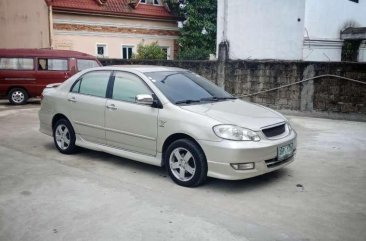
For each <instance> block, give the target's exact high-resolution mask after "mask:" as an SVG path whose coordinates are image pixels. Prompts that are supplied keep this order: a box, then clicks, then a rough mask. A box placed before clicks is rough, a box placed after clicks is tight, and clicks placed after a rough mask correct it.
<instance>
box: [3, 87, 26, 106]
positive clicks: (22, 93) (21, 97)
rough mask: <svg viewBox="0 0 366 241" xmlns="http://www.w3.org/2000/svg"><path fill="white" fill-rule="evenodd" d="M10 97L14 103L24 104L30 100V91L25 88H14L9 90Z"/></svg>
mask: <svg viewBox="0 0 366 241" xmlns="http://www.w3.org/2000/svg"><path fill="white" fill-rule="evenodd" d="M8 99H9V102H10V103H11V104H12V105H24V104H26V103H27V101H28V93H27V91H26V90H25V89H22V88H14V89H11V90H10V91H9V94H8Z"/></svg>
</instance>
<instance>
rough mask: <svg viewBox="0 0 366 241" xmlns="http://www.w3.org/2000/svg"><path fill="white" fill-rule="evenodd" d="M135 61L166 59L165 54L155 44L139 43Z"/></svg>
mask: <svg viewBox="0 0 366 241" xmlns="http://www.w3.org/2000/svg"><path fill="white" fill-rule="evenodd" d="M133 58H135V59H166V53H165V52H164V51H163V50H162V49H161V48H160V47H159V45H158V43H157V42H154V43H151V44H146V45H144V44H143V43H140V44H139V45H138V46H137V53H136V55H134V56H133Z"/></svg>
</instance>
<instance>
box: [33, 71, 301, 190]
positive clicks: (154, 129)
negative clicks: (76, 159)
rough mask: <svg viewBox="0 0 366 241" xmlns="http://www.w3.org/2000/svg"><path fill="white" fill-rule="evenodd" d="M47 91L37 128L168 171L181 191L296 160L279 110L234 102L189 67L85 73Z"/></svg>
mask: <svg viewBox="0 0 366 241" xmlns="http://www.w3.org/2000/svg"><path fill="white" fill-rule="evenodd" d="M55 86H57V85H51V86H49V88H46V89H45V90H44V91H43V100H42V104H41V110H40V111H39V119H40V131H41V132H43V133H45V134H48V135H50V136H53V139H54V143H55V146H56V148H57V149H58V150H59V151H60V152H61V153H64V154H71V153H74V152H75V150H76V149H77V146H80V147H84V148H88V149H92V150H96V151H103V152H107V153H111V154H114V155H117V156H121V157H125V158H129V159H132V160H136V161H140V162H144V163H148V164H152V165H157V166H165V167H166V169H167V171H168V173H169V175H170V177H171V178H172V179H173V180H174V182H176V183H177V184H179V185H182V186H197V185H200V184H202V183H203V182H204V181H205V179H206V177H207V176H209V177H215V178H220V179H227V180H239V179H245V178H249V177H254V176H258V175H261V174H264V173H268V172H271V171H274V170H277V169H279V168H282V167H284V166H285V165H287V164H289V163H290V162H292V161H293V160H294V155H295V151H296V132H295V130H294V129H292V127H291V125H290V123H289V122H288V120H287V119H286V118H285V117H283V116H282V115H281V114H279V113H278V112H276V111H273V110H271V109H269V108H266V107H263V106H260V105H257V104H253V103H249V102H246V101H243V100H240V99H238V98H235V97H233V96H232V95H230V94H229V93H227V92H225V91H224V90H223V89H222V88H219V87H218V86H216V85H214V84H213V83H212V82H210V81H208V80H206V79H204V78H203V77H201V76H199V75H197V74H195V73H193V72H191V71H188V70H184V69H179V68H168V67H156V66H111V67H99V68H93V69H88V70H85V71H83V72H80V73H78V74H76V75H75V76H73V77H71V78H70V79H68V80H67V81H65V82H64V83H62V84H60V85H59V86H57V87H55Z"/></svg>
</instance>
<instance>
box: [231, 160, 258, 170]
mask: <svg viewBox="0 0 366 241" xmlns="http://www.w3.org/2000/svg"><path fill="white" fill-rule="evenodd" d="M230 165H231V166H232V167H233V168H234V169H235V170H250V169H254V162H249V163H235V164H234V163H231V164H230Z"/></svg>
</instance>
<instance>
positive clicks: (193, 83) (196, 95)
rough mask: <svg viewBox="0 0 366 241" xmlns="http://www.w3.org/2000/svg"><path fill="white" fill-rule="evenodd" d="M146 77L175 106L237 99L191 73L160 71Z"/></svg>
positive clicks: (147, 74) (150, 73)
mask: <svg viewBox="0 0 366 241" xmlns="http://www.w3.org/2000/svg"><path fill="white" fill-rule="evenodd" d="M145 75H146V76H147V77H149V78H150V80H151V81H152V82H153V83H154V84H155V85H156V86H157V87H158V88H159V90H160V91H161V92H163V94H164V95H165V96H166V97H167V98H168V99H169V100H170V101H171V102H172V103H175V104H192V103H200V102H210V101H222V100H228V99H235V97H233V96H232V95H230V94H229V93H227V92H226V91H225V90H223V89H222V88H220V87H218V86H216V85H214V84H213V83H211V82H210V81H209V80H207V79H205V78H203V77H201V76H199V75H197V74H195V73H192V72H190V71H159V72H149V73H145Z"/></svg>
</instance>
